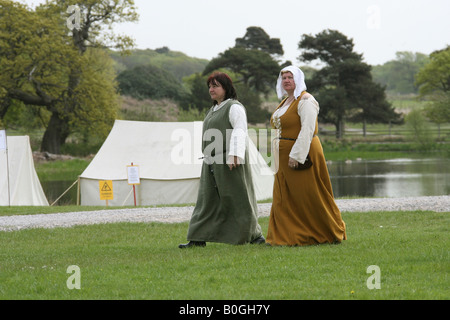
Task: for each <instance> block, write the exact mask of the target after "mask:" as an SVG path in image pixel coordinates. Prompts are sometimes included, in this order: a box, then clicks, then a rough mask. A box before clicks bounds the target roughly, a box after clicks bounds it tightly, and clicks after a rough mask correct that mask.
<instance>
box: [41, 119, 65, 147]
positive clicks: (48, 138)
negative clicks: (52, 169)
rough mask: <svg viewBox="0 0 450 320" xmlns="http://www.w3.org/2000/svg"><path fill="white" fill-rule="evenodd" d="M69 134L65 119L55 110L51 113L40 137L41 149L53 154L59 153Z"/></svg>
mask: <svg viewBox="0 0 450 320" xmlns="http://www.w3.org/2000/svg"><path fill="white" fill-rule="evenodd" d="M68 135H69V130H68V124H67V121H66V120H64V119H61V117H60V116H59V114H58V113H57V112H53V113H52V117H51V118H50V122H49V123H48V126H47V129H46V130H45V133H44V137H43V138H42V143H41V151H43V152H44V151H47V152H49V153H53V154H60V153H61V145H63V144H64V143H65V141H66V138H67V137H68Z"/></svg>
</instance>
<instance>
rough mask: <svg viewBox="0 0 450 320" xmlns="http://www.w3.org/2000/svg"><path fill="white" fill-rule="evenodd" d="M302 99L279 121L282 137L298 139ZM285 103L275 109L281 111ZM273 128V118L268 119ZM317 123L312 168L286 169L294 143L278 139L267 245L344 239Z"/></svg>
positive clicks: (336, 241) (344, 235) (312, 151)
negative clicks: (277, 156) (277, 155)
mask: <svg viewBox="0 0 450 320" xmlns="http://www.w3.org/2000/svg"><path fill="white" fill-rule="evenodd" d="M300 99H301V97H299V98H298V99H296V100H294V101H293V102H292V103H291V105H290V106H289V108H288V110H287V111H286V112H285V113H284V114H283V115H282V116H281V117H280V118H279V120H280V121H279V123H278V126H281V128H282V137H283V138H291V139H295V138H297V136H298V134H299V133H300V129H301V122H300V116H299V115H298V112H297V108H298V105H299V102H300ZM283 103H284V101H283V102H281V104H280V105H279V106H278V108H280V107H281V106H282V105H283ZM271 123H272V126H273V127H275V126H274V123H273V117H272V119H271ZM317 132H318V122H317V120H316V128H315V132H314V138H313V139H312V142H311V147H310V151H309V156H310V158H311V161H312V162H313V166H312V167H311V168H309V169H306V170H293V169H291V168H290V167H289V166H288V161H289V153H290V151H291V148H292V146H293V145H294V143H295V141H294V140H286V139H279V140H278V143H279V147H278V154H279V159H278V160H279V161H278V170H277V172H276V174H275V181H274V187H273V202H272V207H271V211H270V220H269V228H268V233H267V239H266V242H267V243H269V244H271V245H288V246H295V245H298V246H301V245H312V244H321V243H340V242H341V241H342V240H345V239H347V235H346V226H345V223H344V221H343V220H342V216H341V212H340V210H339V208H338V207H337V205H336V203H335V201H334V196H333V190H332V187H331V181H330V176H329V173H328V168H327V165H326V162H325V156H324V153H323V149H322V144H321V143H320V140H319V137H318V136H317Z"/></svg>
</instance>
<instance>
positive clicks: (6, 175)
mask: <svg viewBox="0 0 450 320" xmlns="http://www.w3.org/2000/svg"><path fill="white" fill-rule="evenodd" d="M6 141H7V144H6V145H7V150H6V149H3V148H2V149H1V150H0V206H8V205H10V206H48V205H49V204H48V201H47V198H46V197H45V194H44V191H43V190H42V186H41V183H40V181H39V178H38V176H37V174H36V170H35V168H34V162H33V153H32V151H31V147H30V139H29V137H28V136H10V137H7V140H6ZM6 156H8V159H7V158H6Z"/></svg>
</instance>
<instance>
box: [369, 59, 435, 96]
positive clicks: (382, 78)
mask: <svg viewBox="0 0 450 320" xmlns="http://www.w3.org/2000/svg"><path fill="white" fill-rule="evenodd" d="M427 62H428V56H427V55H424V54H422V53H418V52H416V53H412V52H406V51H403V52H397V53H396V59H395V60H392V61H388V62H386V63H385V64H383V65H379V66H374V67H373V68H372V76H373V79H374V81H376V82H378V83H380V84H381V85H383V86H385V87H386V90H387V91H390V92H396V93H399V94H407V93H414V94H416V93H418V87H417V86H416V85H415V83H414V82H415V76H416V74H417V72H418V71H419V70H420V68H422V67H423V66H424V65H425V64H426V63H427Z"/></svg>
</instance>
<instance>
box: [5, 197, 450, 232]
mask: <svg viewBox="0 0 450 320" xmlns="http://www.w3.org/2000/svg"><path fill="white" fill-rule="evenodd" d="M336 203H337V205H338V207H339V209H340V210H341V211H342V212H366V211H415V210H422V211H435V212H450V196H433V197H416V198H363V199H337V200H336ZM270 206H271V204H270V203H264V204H259V205H258V209H259V215H260V217H266V216H269V214H270ZM193 208H194V207H192V206H190V207H165V208H132V209H119V210H99V211H86V212H69V213H54V214H36V215H15V216H4V217H0V231H14V230H21V229H29V228H55V227H72V226H75V225H90V224H100V223H114V222H167V223H177V222H184V221H189V219H190V217H191V214H192V210H193Z"/></svg>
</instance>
